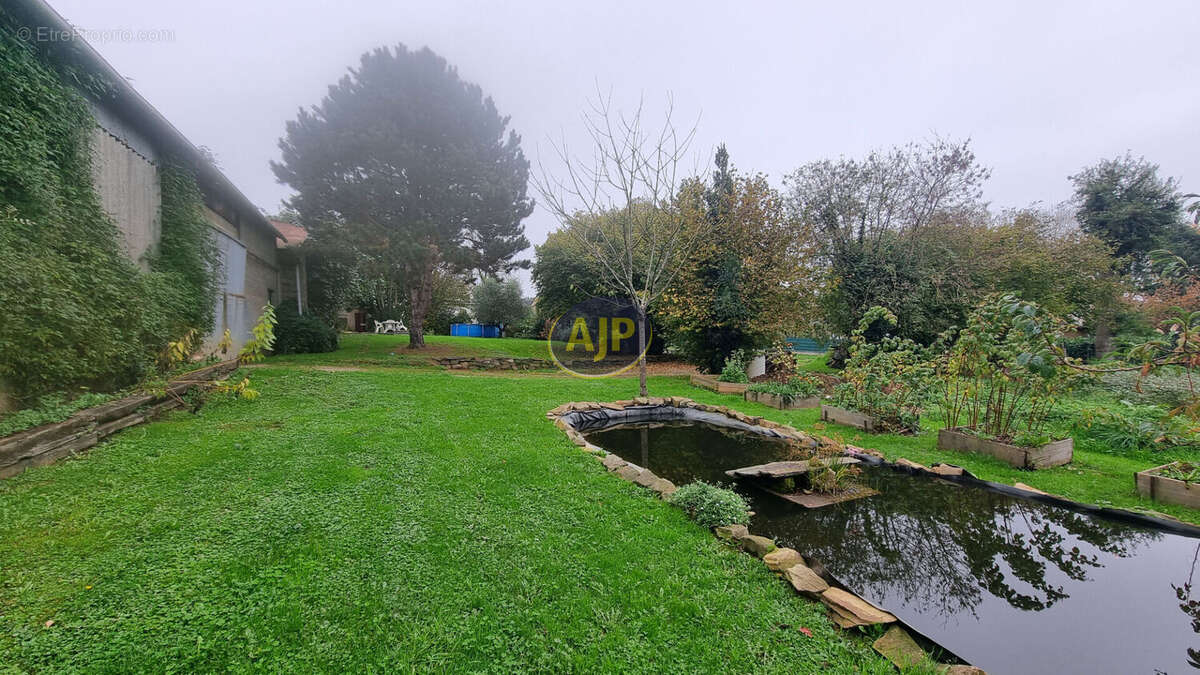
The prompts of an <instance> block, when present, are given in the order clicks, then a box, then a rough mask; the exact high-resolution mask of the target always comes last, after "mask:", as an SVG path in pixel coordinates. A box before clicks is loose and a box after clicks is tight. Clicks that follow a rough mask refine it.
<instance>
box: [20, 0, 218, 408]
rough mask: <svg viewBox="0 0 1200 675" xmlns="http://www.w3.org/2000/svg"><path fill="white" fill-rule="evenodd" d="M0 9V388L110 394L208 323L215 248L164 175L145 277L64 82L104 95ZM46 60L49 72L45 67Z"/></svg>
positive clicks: (78, 99)
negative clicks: (105, 195) (98, 176)
mask: <svg viewBox="0 0 1200 675" xmlns="http://www.w3.org/2000/svg"><path fill="white" fill-rule="evenodd" d="M15 25H16V20H15V19H14V18H13V17H12V16H11V15H9V14H8V13H7V12H5V11H4V10H0V112H2V114H0V268H2V269H3V270H4V276H3V280H2V281H0V307H3V308H4V312H5V320H4V321H3V322H0V391H2V392H6V393H8V394H9V395H11V396H13V397H14V398H16V399H17V403H18V404H20V405H22V406H26V405H29V404H31V403H35V402H36V401H38V399H39V398H40V397H41V396H43V395H45V394H47V393H50V392H70V391H80V390H84V389H91V390H96V391H112V390H115V389H118V388H121V387H124V386H127V385H130V384H133V383H134V382H136V381H138V380H139V379H142V378H144V377H146V376H147V374H148V373H150V372H151V369H152V368H153V366H154V364H155V362H156V360H157V356H158V354H159V353H160V352H161V351H162V350H163V348H164V347H165V346H166V344H167V342H168V341H169V340H171V339H172V338H175V337H178V336H180V335H183V334H184V333H186V332H188V331H189V330H193V329H199V330H200V331H201V332H207V331H208V330H210V329H211V325H212V320H213V317H212V306H213V296H212V293H214V292H215V290H216V288H217V285H216V269H215V268H214V267H213V265H212V263H213V261H214V260H215V259H216V257H215V256H216V252H215V247H214V245H213V244H212V242H211V240H209V239H208V238H207V237H208V228H207V225H206V223H204V221H203V212H202V210H201V201H200V192H199V190H198V189H197V188H196V187H195V182H194V180H193V179H192V177H191V176H190V174H188V173H187V172H186V171H183V170H171V169H168V168H166V167H164V169H163V170H162V172H161V175H160V179H161V184H162V203H163V213H162V221H161V224H162V241H161V242H160V247H159V250H158V252H157V253H156V254H154V255H153V256H152V257H151V258H150V259H149V260H148V262H149V264H150V271H149V272H143V271H142V270H140V269H139V268H138V266H137V265H136V264H135V262H134V261H132V260H129V258H128V257H127V256H126V255H125V253H124V251H123V249H122V246H121V234H120V231H119V230H118V228H117V226H116V224H115V223H113V221H112V220H111V219H110V218H109V217H108V216H107V215H106V214H105V213H104V211H103V209H102V208H101V206H100V200H99V197H98V196H97V194H96V191H95V189H94V186H93V183H92V152H91V138H92V133H93V130H94V128H95V123H94V121H93V119H92V117H91V114H90V112H89V108H88V105H87V103H86V101H85V100H84V98H83V96H82V95H80V94H79V93H78V91H76V89H74V88H72V87H70V86H67V85H66V84H64V80H70V81H72V82H75V83H77V84H78V86H81V87H83V88H85V89H87V90H89V91H91V92H92V93H95V94H97V95H102V94H103V93H104V92H105V91H106V89H107V87H108V85H107V84H106V83H104V82H102V81H100V80H98V79H97V78H95V77H93V76H91V75H89V74H87V73H85V72H81V71H78V70H76V69H74V68H73V66H72V65H71V64H70V63H69V62H68V61H67V59H66V57H63V58H62V59H57V58H56V55H57V52H53V53H51V52H47V51H43V50H51V49H59V48H60V49H62V50H64V51H65V50H67V49H69V45H62V46H60V47H55V45H53V44H49V43H46V44H43V43H36V44H30V43H26V42H24V41H22V40H20V39H19V38H18V37H17V35H16V33H15V30H14V26H15ZM48 64H50V65H48Z"/></svg>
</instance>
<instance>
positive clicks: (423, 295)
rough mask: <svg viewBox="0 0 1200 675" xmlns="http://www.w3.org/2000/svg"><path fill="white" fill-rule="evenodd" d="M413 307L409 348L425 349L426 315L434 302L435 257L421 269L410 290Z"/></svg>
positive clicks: (409, 329) (409, 328) (430, 258)
mask: <svg viewBox="0 0 1200 675" xmlns="http://www.w3.org/2000/svg"><path fill="white" fill-rule="evenodd" d="M408 293H409V296H408V297H409V300H410V301H411V307H412V325H411V326H409V327H408V348H409V349H422V348H424V347H425V315H426V314H428V313H429V305H430V304H431V303H432V301H433V256H430V257H429V260H428V262H426V263H425V264H424V265H423V266H422V267H421V269H420V272H419V273H418V276H417V282H416V283H415V284H413V285H412V287H410V288H409V291H408Z"/></svg>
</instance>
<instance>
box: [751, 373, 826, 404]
mask: <svg viewBox="0 0 1200 675" xmlns="http://www.w3.org/2000/svg"><path fill="white" fill-rule="evenodd" d="M749 390H750V391H755V392H761V393H764V394H774V395H776V396H779V397H781V398H783V400H784V401H785V402H791V401H792V400H794V399H801V398H811V397H813V396H816V395H818V394H820V393H821V380H820V379H819V378H817V376H815V375H812V374H810V373H799V374H797V375H793V376H792V377H789V378H788V381H787V382H774V381H772V382H756V383H754V384H752V385H750V387H749Z"/></svg>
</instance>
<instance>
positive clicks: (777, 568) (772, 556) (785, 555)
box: [763, 548, 804, 572]
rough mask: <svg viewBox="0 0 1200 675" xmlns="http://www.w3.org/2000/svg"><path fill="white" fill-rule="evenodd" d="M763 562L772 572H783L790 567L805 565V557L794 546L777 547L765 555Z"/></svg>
mask: <svg viewBox="0 0 1200 675" xmlns="http://www.w3.org/2000/svg"><path fill="white" fill-rule="evenodd" d="M763 562H764V563H766V564H767V567H768V568H769V569H770V570H771V571H772V572H783V571H785V570H786V569H788V568H789V567H792V566H795V565H803V564H804V558H802V557H800V553H799V552H797V551H796V549H794V548H777V549H775V550H774V551H771V552H770V553H768V554H766V555H764V556H763Z"/></svg>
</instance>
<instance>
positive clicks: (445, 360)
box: [433, 356, 554, 370]
mask: <svg viewBox="0 0 1200 675" xmlns="http://www.w3.org/2000/svg"><path fill="white" fill-rule="evenodd" d="M433 362H434V363H436V364H437V365H439V366H444V367H446V368H449V369H451V370H548V369H550V368H553V367H554V364H552V363H550V362H549V361H547V360H546V359H534V358H517V357H512V358H509V357H494V358H493V357H484V356H446V357H438V358H434V359H433Z"/></svg>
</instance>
